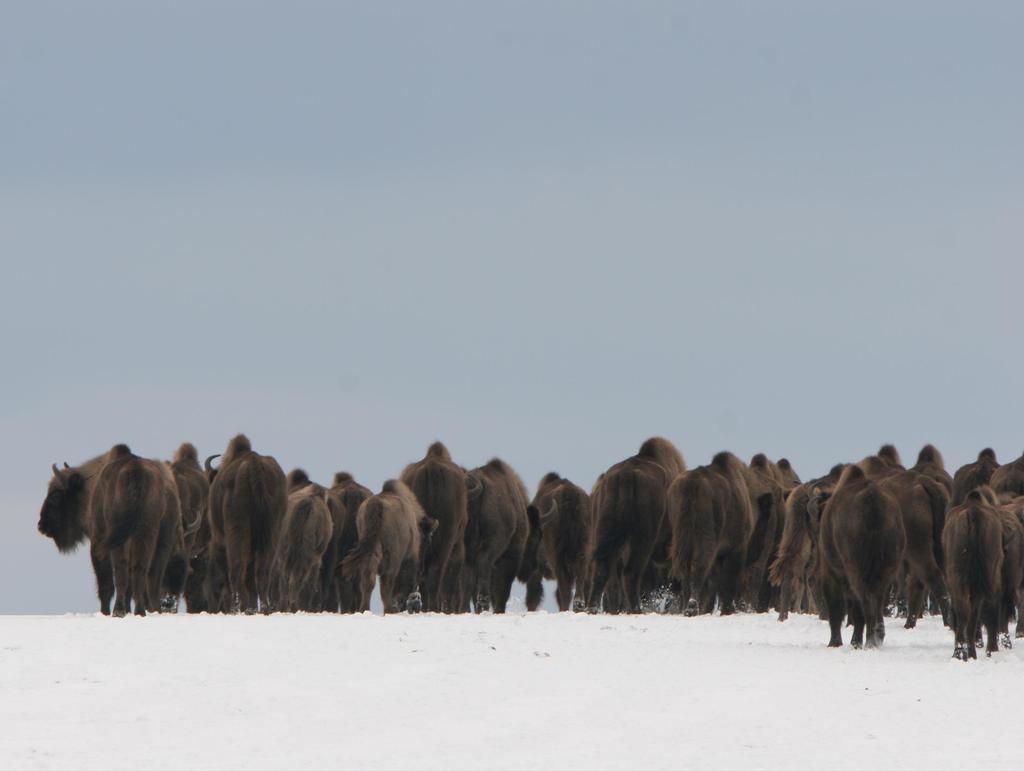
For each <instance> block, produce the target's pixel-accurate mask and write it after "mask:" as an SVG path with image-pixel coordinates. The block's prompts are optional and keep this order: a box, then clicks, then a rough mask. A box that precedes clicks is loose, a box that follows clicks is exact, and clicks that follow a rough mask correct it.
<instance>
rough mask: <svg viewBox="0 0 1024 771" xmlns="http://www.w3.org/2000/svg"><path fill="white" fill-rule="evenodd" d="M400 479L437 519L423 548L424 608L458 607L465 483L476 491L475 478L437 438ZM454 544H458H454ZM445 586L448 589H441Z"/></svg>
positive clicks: (455, 608) (464, 521)
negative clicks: (448, 578)
mask: <svg viewBox="0 0 1024 771" xmlns="http://www.w3.org/2000/svg"><path fill="white" fill-rule="evenodd" d="M401 479H402V482H404V483H405V484H406V485H408V486H409V489H411V490H412V491H413V493H414V494H415V495H416V498H417V500H419V502H420V505H421V506H422V507H423V510H424V511H425V512H426V514H427V516H429V517H430V518H431V519H436V520H437V522H438V526H437V532H435V533H434V535H433V537H432V538H431V539H430V544H429V547H428V548H427V550H426V555H425V560H426V575H425V576H424V579H423V588H422V589H423V602H424V604H425V606H426V609H427V610H428V611H445V612H452V611H455V610H461V609H462V607H463V604H462V602H461V601H460V599H459V597H458V587H459V583H460V579H461V567H462V565H461V560H460V558H461V557H462V556H463V554H464V547H463V540H462V539H463V536H464V535H465V532H466V523H467V521H468V518H469V514H468V511H467V505H466V504H467V487H473V489H474V490H475V491H479V486H478V485H477V484H476V482H475V481H472V482H470V481H468V480H467V475H466V472H465V470H464V469H463V468H462V467H461V466H458V465H457V464H455V463H453V462H452V458H451V455H450V454H449V453H448V449H447V448H446V447H445V446H444V445H443V444H441V442H434V443H433V444H432V445H430V447H429V448H427V454H426V456H425V457H424V458H423V460H420V461H416V462H415V463H410V464H409V465H408V466H406V467H405V470H404V471H402V477H401ZM456 547H458V548H456ZM453 553H454V554H455V557H456V559H455V560H454V561H453V564H452V565H451V573H452V576H451V579H450V581H449V582H448V583H447V584H446V581H445V574H446V573H447V572H448V571H449V561H451V559H452V555H453ZM446 587H448V591H447V592H446V591H444V589H445V588H446Z"/></svg>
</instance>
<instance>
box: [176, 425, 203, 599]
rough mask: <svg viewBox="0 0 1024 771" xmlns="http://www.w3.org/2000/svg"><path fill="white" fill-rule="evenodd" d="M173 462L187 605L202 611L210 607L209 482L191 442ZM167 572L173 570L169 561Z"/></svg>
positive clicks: (183, 445)
mask: <svg viewBox="0 0 1024 771" xmlns="http://www.w3.org/2000/svg"><path fill="white" fill-rule="evenodd" d="M170 465H171V472H172V473H173V474H174V482H175V484H176V486H177V488H178V500H179V501H180V502H181V518H182V522H183V524H184V527H185V531H184V547H185V559H186V560H187V567H188V571H187V578H186V579H185V609H186V610H187V611H188V612H189V613H203V612H207V611H209V610H210V608H209V603H208V602H207V597H206V575H207V561H208V559H209V549H208V548H207V547H208V546H209V543H210V523H209V522H208V521H207V518H206V508H207V500H208V498H209V496H210V482H209V480H208V479H207V477H206V474H205V473H203V469H202V467H201V466H200V465H199V453H198V452H197V451H196V448H195V446H194V445H192V444H191V443H189V442H185V443H184V444H182V445H181V446H180V447H179V448H178V450H177V452H175V453H174V460H172V461H171V464H170ZM168 572H171V566H170V565H169V566H168ZM171 583H173V582H171Z"/></svg>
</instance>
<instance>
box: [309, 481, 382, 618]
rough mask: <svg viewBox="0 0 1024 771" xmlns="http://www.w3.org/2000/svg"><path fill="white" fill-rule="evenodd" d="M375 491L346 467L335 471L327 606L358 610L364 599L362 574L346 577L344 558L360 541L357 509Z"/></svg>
mask: <svg viewBox="0 0 1024 771" xmlns="http://www.w3.org/2000/svg"><path fill="white" fill-rule="evenodd" d="M371 495H373V493H372V492H371V491H370V489H369V488H366V487H363V486H362V485H361V484H359V483H358V482H356V481H355V479H353V478H352V475H351V474H349V473H348V472H346V471H339V472H338V473H337V474H335V475H334V481H333V483H332V485H331V489H330V490H328V491H327V508H328V509H329V510H330V512H331V521H332V525H333V526H332V529H331V543H330V544H329V545H328V547H327V551H326V552H325V553H324V558H323V561H322V563H321V564H322V565H323V569H322V570H321V571H320V577H321V584H322V586H323V593H324V609H325V610H328V611H331V612H332V613H333V612H336V611H338V610H340V611H341V612H342V613H355V612H356V611H357V610H359V606H360V604H361V603H362V595H361V592H360V589H359V579H358V578H345V577H343V576H342V574H341V561H342V560H343V559H345V557H346V556H347V555H348V553H349V552H350V551H352V549H354V548H355V545H356V543H358V541H359V530H358V528H357V527H356V513H357V512H358V511H359V507H360V506H361V505H362V504H363V501H365V500H366V499H367V498H369V497H370V496H371Z"/></svg>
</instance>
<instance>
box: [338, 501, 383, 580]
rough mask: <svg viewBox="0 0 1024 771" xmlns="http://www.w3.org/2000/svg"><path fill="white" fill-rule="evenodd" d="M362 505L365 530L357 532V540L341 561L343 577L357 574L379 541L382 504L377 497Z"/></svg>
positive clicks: (351, 576)
mask: <svg viewBox="0 0 1024 771" xmlns="http://www.w3.org/2000/svg"><path fill="white" fill-rule="evenodd" d="M363 505H364V506H366V513H365V522H366V530H365V531H364V532H362V533H360V534H359V542H358V543H357V544H356V545H355V547H353V549H352V551H350V552H349V553H348V555H346V557H345V559H343V560H342V561H341V575H342V576H344V577H345V578H353V577H354V576H357V575H359V574H360V573H361V572H362V571H363V569H364V568H365V566H366V563H367V562H369V560H370V558H371V557H372V556H373V553H374V551H376V549H377V544H379V543H380V530H381V524H382V522H383V519H384V504H383V503H381V501H380V499H379V498H370V499H369V500H367V501H366V503H365V504H363Z"/></svg>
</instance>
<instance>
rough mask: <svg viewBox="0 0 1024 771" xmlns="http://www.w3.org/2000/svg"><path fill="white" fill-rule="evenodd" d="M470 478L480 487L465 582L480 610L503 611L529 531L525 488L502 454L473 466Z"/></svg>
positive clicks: (472, 504)
mask: <svg viewBox="0 0 1024 771" xmlns="http://www.w3.org/2000/svg"><path fill="white" fill-rule="evenodd" d="M469 476H470V477H472V478H473V479H475V480H476V481H477V482H478V483H479V484H480V486H481V490H480V494H479V495H476V496H474V497H473V498H472V499H471V500H470V501H469V504H468V513H469V517H468V521H467V524H466V532H465V536H464V537H463V543H464V545H465V554H466V562H465V568H464V570H465V578H464V580H465V582H466V586H467V587H468V588H469V592H470V594H471V595H472V597H473V603H474V607H475V609H476V611H477V612H480V611H487V610H493V611H494V612H495V613H504V612H505V608H506V606H507V605H508V598H509V596H510V595H511V593H512V583H513V582H514V581H515V579H516V576H517V575H518V573H519V568H520V565H521V564H522V561H523V552H524V550H525V549H526V541H527V538H528V536H529V533H530V522H529V519H528V518H527V513H526V507H527V504H528V499H527V492H526V486H525V485H523V482H522V480H521V479H520V478H519V475H518V474H516V472H515V471H513V470H512V468H511V467H510V466H509V465H508V464H507V463H505V462H504V461H502V460H500V459H498V458H493V459H492V460H491V461H489V462H488V463H487V465H485V466H481V467H479V468H476V469H473V470H472V471H470V472H469ZM524 580H525V578H524Z"/></svg>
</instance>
